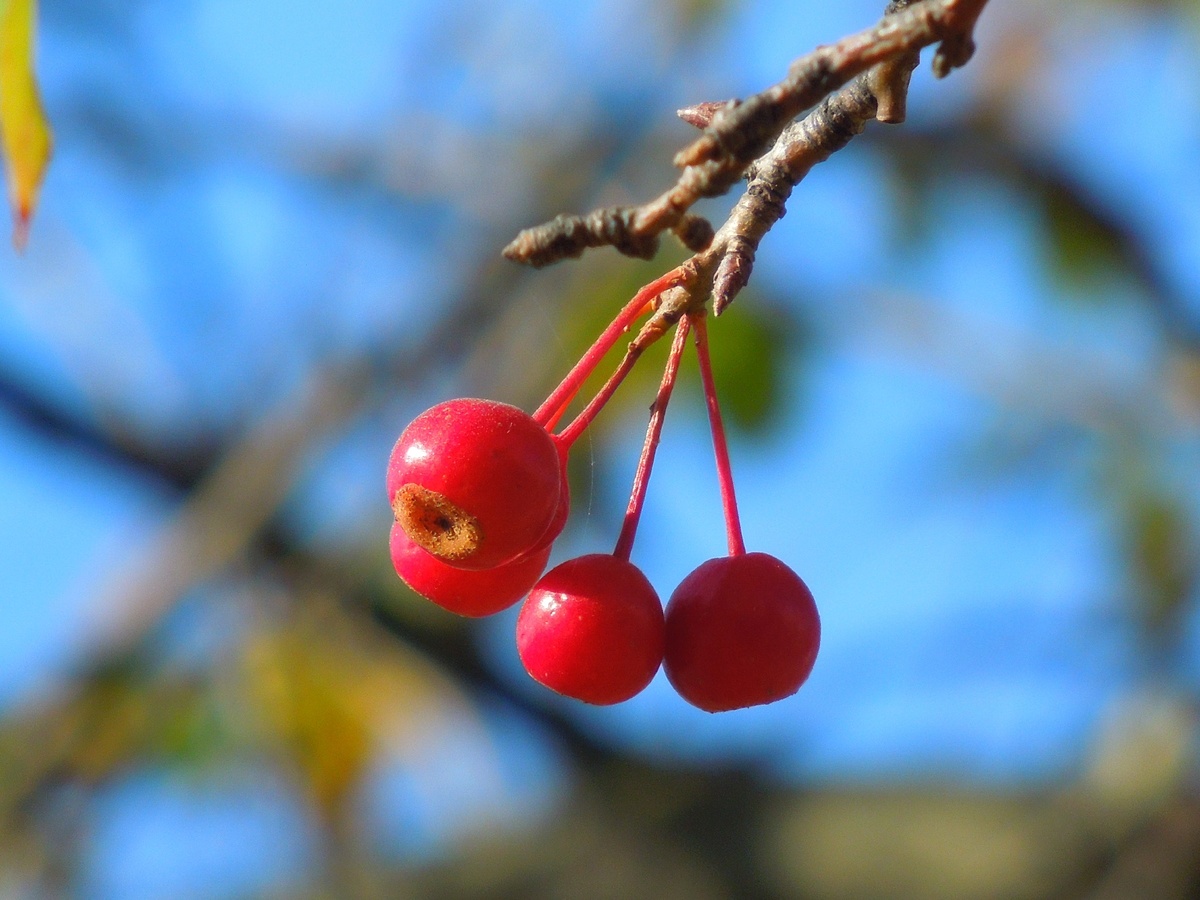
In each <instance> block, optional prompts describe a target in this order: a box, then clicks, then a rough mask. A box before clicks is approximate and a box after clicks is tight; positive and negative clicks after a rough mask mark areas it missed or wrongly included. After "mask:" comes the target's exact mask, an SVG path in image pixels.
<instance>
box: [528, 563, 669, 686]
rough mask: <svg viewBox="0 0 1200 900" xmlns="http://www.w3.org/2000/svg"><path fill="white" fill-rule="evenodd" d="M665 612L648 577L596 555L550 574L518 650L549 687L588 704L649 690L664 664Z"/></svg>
mask: <svg viewBox="0 0 1200 900" xmlns="http://www.w3.org/2000/svg"><path fill="white" fill-rule="evenodd" d="M663 635H664V626H663V611H662V604H661V603H660V602H659V599H658V594H657V593H655V591H654V588H653V586H651V584H650V582H649V581H648V580H647V578H646V576H645V575H643V574H642V571H641V570H640V569H639V568H638V567H637V566H635V565H634V564H633V563H631V562H629V561H628V560H625V559H620V558H619V557H616V556H610V555H608V554H603V553H594V554H590V555H588V556H581V557H578V558H577V559H571V560H568V561H567V562H565V563H563V564H562V565H559V566H556V567H555V568H553V569H551V570H550V571H549V572H547V573H546V574H545V575H543V576H542V578H541V580H540V581H538V583H537V585H535V586H534V588H533V590H532V591H531V592H530V594H529V597H528V598H527V599H526V600H525V604H524V605H523V606H522V607H521V614H520V616H518V618H517V651H518V652H519V653H520V656H521V662H522V663H523V664H524V665H525V670H526V671H527V672H528V673H529V674H530V676H532V677H533V678H534V679H535V680H536V681H539V682H541V683H542V684H544V685H545V686H546V687H548V688H550V689H551V690H553V691H557V692H558V693H560V694H564V695H566V696H568V697H574V698H575V699H576V700H582V701H584V702H585V703H594V704H597V705H600V706H605V705H609V704H612V703H620V702H621V701H623V700H628V699H629V698H630V697H632V696H634V695H635V694H637V693H639V692H640V691H642V689H643V688H645V687H646V685H648V684H649V683H650V681H651V680H652V679H653V678H654V673H655V672H657V671H658V667H659V666H660V665H661V664H662V658H663Z"/></svg>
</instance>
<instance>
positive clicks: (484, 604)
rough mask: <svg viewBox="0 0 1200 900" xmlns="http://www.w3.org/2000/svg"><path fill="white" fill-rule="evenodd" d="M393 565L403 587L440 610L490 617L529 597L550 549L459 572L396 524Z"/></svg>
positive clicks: (393, 536)
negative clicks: (489, 567)
mask: <svg viewBox="0 0 1200 900" xmlns="http://www.w3.org/2000/svg"><path fill="white" fill-rule="evenodd" d="M391 550H392V565H394V566H395V567H396V574H397V575H399V576H400V577H401V578H402V579H404V583H405V584H407V585H408V586H409V587H410V588H412V589H413V590H414V591H416V592H417V593H418V594H420V595H421V596H422V597H424V598H425V599H427V600H432V601H433V602H434V603H436V604H437V605H438V606H440V607H442V609H446V610H449V611H450V612H452V613H457V614H458V615H460V616H471V617H473V618H476V617H480V616H490V615H492V614H493V613H498V612H500V610H502V609H508V607H510V606H512V605H513V604H514V603H516V602H517V601H518V600H520V599H521V598H522V597H524V596H525V595H526V594H528V593H529V590H530V588H532V587H533V586H534V585H535V584H536V583H537V580H538V578H540V577H541V574H542V572H544V571H545V569H546V563H547V562H548V561H549V559H550V545H549V544H547V545H546V547H545V549H543V550H538V551H535V552H534V553H531V554H530V555H529V556H522V557H521V558H520V559H516V560H513V561H512V562H510V563H505V564H504V565H502V566H496V567H495V568H494V569H481V570H478V571H472V570H471V569H459V568H455V567H454V566H451V565H448V564H446V563H444V562H442V561H441V560H440V559H438V558H437V557H436V556H433V555H432V554H430V553H426V552H425V551H424V550H422V549H421V548H420V547H418V546H417V545H416V544H414V543H413V542H412V539H411V538H409V536H408V535H407V534H405V532H404V529H403V528H401V527H400V524H399V523H395V524H393V525H392V537H391Z"/></svg>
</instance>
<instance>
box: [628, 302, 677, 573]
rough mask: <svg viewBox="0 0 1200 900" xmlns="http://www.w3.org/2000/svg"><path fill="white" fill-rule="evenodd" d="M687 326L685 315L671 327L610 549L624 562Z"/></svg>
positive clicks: (630, 543) (640, 507) (637, 518)
mask: <svg viewBox="0 0 1200 900" xmlns="http://www.w3.org/2000/svg"><path fill="white" fill-rule="evenodd" d="M689 327H690V326H689V321H688V319H687V318H686V317H685V318H683V319H680V320H679V325H678V326H677V327H676V330H675V339H674V340H673V341H671V352H670V354H669V355H668V356H667V367H666V369H664V370H663V377H662V381H661V382H660V383H659V386H658V395H657V396H656V397H655V398H654V409H653V412H651V413H650V424H649V425H648V426H647V427H646V441H645V443H643V444H642V456H641V458H640V459H639V460H638V466H637V472H636V473H634V476H633V488H632V489H631V490H630V492H629V506H628V507H626V509H625V521H624V522H623V523H622V524H621V534H620V536H619V537H618V538H617V546H616V547H615V548H614V549H613V556H616V557H618V558H619V559H623V560H626V561H628V560H629V554H630V553H631V552H632V551H633V538H634V535H635V534H637V527H638V521H639V520H640V519H641V518H642V507H643V506H644V505H645V502H646V489H647V487H649V485H650V470H651V469H652V468H653V467H654V455H655V453H656V452H657V451H658V441H659V437H660V435H661V434H662V426H663V419H664V418H665V417H666V415H667V403H668V402H669V401H670V399H671V391H672V390H673V389H674V387H675V377H676V375H678V374H679V361H680V359H682V358H683V348H684V346H685V345H686V343H687V333H688V328H689Z"/></svg>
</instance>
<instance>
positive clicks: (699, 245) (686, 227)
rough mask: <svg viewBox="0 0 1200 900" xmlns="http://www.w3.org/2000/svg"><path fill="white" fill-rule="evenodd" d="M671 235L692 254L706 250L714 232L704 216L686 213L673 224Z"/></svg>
mask: <svg viewBox="0 0 1200 900" xmlns="http://www.w3.org/2000/svg"><path fill="white" fill-rule="evenodd" d="M671 233H672V234H674V235H675V237H677V238H679V242H680V243H681V244H683V246H685V247H687V248H688V249H689V250H691V251H692V252H693V253H700V252H702V251H704V250H707V249H708V247H709V245H710V244H711V243H712V239H713V234H714V233H715V232H714V231H713V227H712V223H711V222H709V221H708V219H706V218H704V216H697V215H694V214H693V213H687V214H685V215H684V216H683V218H681V219H680V220H679V221H678V222H676V223H675V225H674V227H672V228H671Z"/></svg>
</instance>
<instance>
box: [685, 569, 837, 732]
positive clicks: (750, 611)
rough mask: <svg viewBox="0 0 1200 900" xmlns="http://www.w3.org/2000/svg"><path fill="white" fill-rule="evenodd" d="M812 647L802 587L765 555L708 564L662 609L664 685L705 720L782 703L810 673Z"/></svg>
mask: <svg viewBox="0 0 1200 900" xmlns="http://www.w3.org/2000/svg"><path fill="white" fill-rule="evenodd" d="M820 643H821V622H820V619H819V618H818V616H817V607H816V604H815V603H814V602H813V597H812V594H811V593H810V592H809V590H808V587H807V586H806V585H805V584H804V582H803V581H801V580H800V576H798V575H797V574H796V573H795V572H793V571H792V570H791V569H789V568H788V567H787V566H786V565H784V564H783V563H782V562H780V561H779V560H778V559H776V558H775V557H773V556H769V555H768V554H766V553H744V554H738V555H736V556H727V557H723V558H721V559H710V560H709V561H708V562H706V563H704V564H703V565H701V566H700V567H699V568H698V569H696V570H695V571H694V572H692V573H691V574H690V575H688V577H687V578H685V579H684V580H683V583H682V584H680V585H679V587H677V588H676V589H675V593H673V594H672V595H671V599H670V601H669V602H668V603H667V612H666V649H665V653H664V656H665V659H664V668H665V669H666V671H667V678H668V679H669V680H670V682H671V685H672V686H673V687H674V688H675V690H677V691H678V692H679V694H680V696H682V697H683V699H684V700H686V701H688V703H691V704H692V705H693V706H698V707H700V708H701V709H703V710H707V711H708V712H723V711H725V710H731V709H741V708H743V707H746V706H757V705H759V704H763V703H773V702H774V701H776V700H782V699H783V698H784V697H790V696H791V695H792V694H794V693H796V691H797V690H799V688H800V685H802V684H803V683H804V681H805V679H806V678H808V675H809V672H811V671H812V667H813V663H814V662H815V661H816V658H817V648H818V646H819V645H820Z"/></svg>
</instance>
